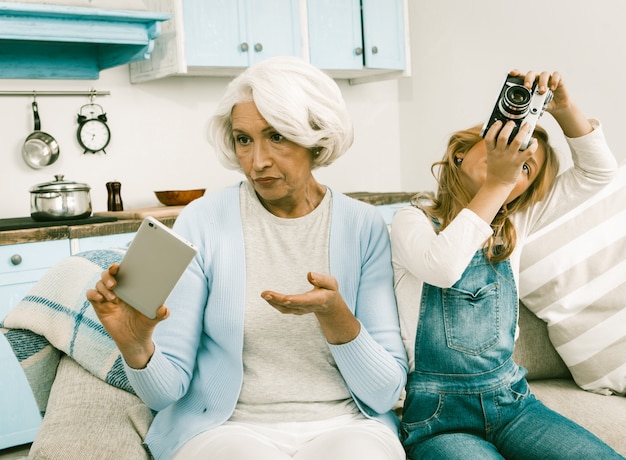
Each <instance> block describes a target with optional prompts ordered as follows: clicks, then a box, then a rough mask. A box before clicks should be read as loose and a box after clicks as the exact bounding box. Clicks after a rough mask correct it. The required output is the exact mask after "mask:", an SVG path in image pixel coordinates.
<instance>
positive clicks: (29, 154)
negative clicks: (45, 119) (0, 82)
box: [22, 100, 59, 169]
mask: <svg viewBox="0 0 626 460" xmlns="http://www.w3.org/2000/svg"><path fill="white" fill-rule="evenodd" d="M32 107H33V118H34V120H35V130H34V131H33V132H32V133H31V134H30V135H29V136H28V137H27V138H26V140H25V141H24V146H23V147H22V157H23V158H24V161H25V162H26V164H27V165H28V166H30V167H31V168H33V169H41V168H43V167H45V166H49V165H51V164H52V163H54V162H55V161H57V159H58V158H59V144H58V142H57V141H56V140H55V139H54V137H52V136H51V135H50V134H48V133H45V132H43V131H41V120H40V118H39V107H38V105H37V101H36V100H34V101H33V103H32Z"/></svg>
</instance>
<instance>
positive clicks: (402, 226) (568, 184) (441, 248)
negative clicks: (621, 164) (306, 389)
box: [391, 120, 617, 370]
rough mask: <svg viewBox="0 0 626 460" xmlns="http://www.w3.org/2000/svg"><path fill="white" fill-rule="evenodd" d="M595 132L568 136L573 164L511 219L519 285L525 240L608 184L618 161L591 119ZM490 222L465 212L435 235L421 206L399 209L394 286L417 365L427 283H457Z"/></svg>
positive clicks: (411, 358)
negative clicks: (418, 333) (540, 198)
mask: <svg viewBox="0 0 626 460" xmlns="http://www.w3.org/2000/svg"><path fill="white" fill-rule="evenodd" d="M590 121H591V123H592V126H593V127H594V130H593V131H592V132H591V133H589V134H587V135H585V136H581V137H578V138H566V139H567V142H568V144H569V147H570V149H571V151H572V159H573V162H574V165H573V166H572V167H571V168H569V169H567V170H566V171H565V172H564V173H562V174H560V175H559V176H558V177H557V179H556V181H555V184H554V186H553V187H552V189H551V191H550V192H549V194H548V196H547V197H546V198H545V199H544V200H543V201H541V202H539V203H537V204H535V205H534V206H532V207H531V208H529V209H527V210H526V211H524V212H520V213H518V214H516V215H515V216H512V221H513V224H514V225H515V229H516V231H517V246H516V248H515V250H514V251H513V253H512V254H511V257H510V262H511V268H512V270H513V274H514V276H515V282H516V284H518V283H519V264H520V255H521V250H522V248H523V246H524V240H525V239H526V237H527V236H528V235H529V234H530V233H532V232H534V231H536V230H537V229H539V228H541V227H542V226H544V225H546V224H547V223H549V222H551V221H552V220H554V219H556V218H558V217H559V216H562V215H564V214H565V213H567V212H568V211H569V210H571V209H572V208H574V207H576V206H578V205H579V204H581V203H583V202H584V201H585V200H587V199H588V198H589V197H590V196H592V195H593V194H594V193H595V192H597V191H598V190H600V189H601V188H602V187H604V186H605V185H606V184H607V183H608V182H610V180H611V178H612V177H613V174H614V172H615V169H616V167H617V162H616V160H615V157H614V156H613V154H612V153H611V150H610V149H609V147H608V145H607V143H606V140H605V138H604V134H603V132H602V127H601V125H600V123H599V122H598V121H597V120H590ZM491 233H492V230H491V227H490V226H489V224H487V223H486V222H485V221H483V220H482V219H481V218H480V217H478V215H476V214H475V213H474V212H472V211H470V210H469V209H463V210H462V211H461V212H460V213H459V214H458V215H457V217H456V218H455V219H454V220H453V221H452V222H451V223H450V225H448V226H447V227H446V228H445V230H443V231H442V232H440V233H436V232H435V230H434V228H433V224H432V222H431V220H430V219H429V218H428V217H427V216H426V215H425V214H424V213H423V212H422V211H421V210H420V209H418V208H416V207H413V206H409V207H406V208H402V209H400V210H399V211H398V212H397V214H396V215H395V217H394V219H393V221H392V226H391V247H392V261H393V269H394V285H395V292H396V298H397V302H398V309H399V315H400V329H401V332H402V339H403V341H404V346H405V348H406V350H407V354H408V357H409V369H410V370H413V369H414V363H415V360H414V358H415V333H416V330H417V322H418V318H419V309H420V302H421V294H422V284H423V283H424V282H426V283H428V284H431V285H433V286H438V287H442V288H447V287H451V286H452V285H453V284H454V283H455V282H456V281H458V280H459V278H460V277H461V275H462V274H463V272H464V271H465V268H466V267H467V265H468V263H469V262H470V260H471V259H472V257H473V255H474V253H475V252H476V251H477V250H479V249H480V248H482V247H483V245H484V243H485V241H486V240H487V238H489V236H490V235H491Z"/></svg>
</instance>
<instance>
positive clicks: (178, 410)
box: [126, 184, 408, 459]
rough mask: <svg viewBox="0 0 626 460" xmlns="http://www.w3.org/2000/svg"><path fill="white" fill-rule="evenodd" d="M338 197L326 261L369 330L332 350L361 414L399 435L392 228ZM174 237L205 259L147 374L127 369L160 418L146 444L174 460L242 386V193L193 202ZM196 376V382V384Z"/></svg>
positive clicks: (400, 361) (400, 379)
mask: <svg viewBox="0 0 626 460" xmlns="http://www.w3.org/2000/svg"><path fill="white" fill-rule="evenodd" d="M331 193H332V217H331V230H330V245H329V252H330V254H329V258H330V269H331V274H332V275H333V276H335V277H336V278H337V281H338V283H339V290H340V292H341V295H342V296H343V298H344V300H345V302H346V303H347V305H348V306H349V307H350V309H351V310H352V311H353V312H354V314H355V315H356V317H357V318H358V319H359V321H360V322H361V324H362V328H361V332H360V334H359V335H358V337H357V338H356V339H354V340H353V341H352V342H350V343H347V344H343V345H330V344H329V348H330V350H331V352H332V354H333V357H334V358H335V361H336V363H337V365H338V367H339V369H340V371H341V374H342V376H343V378H344V379H345V381H346V383H347V385H348V388H349V389H350V392H351V394H352V396H353V397H354V399H355V401H356V403H357V405H358V407H359V409H360V410H361V411H362V412H363V413H364V414H365V415H366V416H368V417H372V418H375V419H378V420H380V421H381V422H384V423H386V424H387V425H389V426H390V427H392V428H393V429H394V430H396V429H397V418H396V417H395V415H394V413H393V412H392V411H391V408H392V407H393V405H394V404H395V403H396V402H397V401H398V398H399V397H400V394H401V391H402V389H403V388H404V384H405V382H406V373H407V367H408V365H407V358H406V353H405V350H404V346H403V344H402V339H401V337H400V328H399V323H398V314H397V307H396V301H395V296H394V292H393V272H392V267H391V253H390V244H389V234H388V231H387V226H386V225H385V222H384V220H383V218H382V216H381V215H380V213H379V212H378V210H376V209H375V208H374V207H373V206H371V205H369V204H366V203H362V202H359V201H357V200H354V199H351V198H349V197H347V196H345V195H343V194H340V193H337V192H333V191H332V190H331ZM174 229H175V230H176V231H177V232H178V233H179V234H181V235H182V236H183V237H185V238H186V239H188V240H189V241H191V242H192V243H193V244H195V245H196V246H197V247H198V248H199V251H198V255H197V256H196V258H195V259H194V260H193V261H192V263H191V265H190V266H189V268H188V269H187V271H186V272H185V274H184V275H183V277H182V278H181V280H180V281H179V283H178V284H177V286H176V288H175V289H174V291H173V292H172V294H171V295H170V297H169V298H168V300H167V302H166V305H167V306H168V307H169V308H170V310H171V315H170V318H168V319H167V320H166V321H164V322H163V323H161V324H159V326H158V327H157V329H156V331H155V334H154V342H155V344H156V351H155V354H154V356H153V357H152V359H151V360H150V362H149V364H148V366H147V367H146V368H145V369H143V370H133V369H130V368H129V367H128V366H126V372H127V373H128V377H129V380H130V383H131V385H132V386H133V388H134V389H135V391H136V392H137V394H138V395H139V396H140V397H141V399H142V400H143V401H145V402H146V404H147V405H148V406H149V407H151V408H152V409H153V410H156V411H159V412H158V413H157V415H156V417H155V419H154V422H153V423H152V426H151V427H150V430H149V432H148V436H147V438H146V443H147V444H148V446H149V448H150V451H151V452H152V454H153V455H154V456H155V457H156V458H157V459H162V458H170V457H171V456H172V455H173V454H174V452H175V451H176V450H177V449H178V448H179V447H180V446H181V445H182V444H183V443H185V442H186V441H188V440H189V439H190V438H192V437H193V436H195V435H196V434H198V433H200V432H202V431H206V430H208V429H211V428H213V427H216V426H218V425H220V424H222V423H223V422H225V421H226V420H227V419H228V418H229V417H230V415H231V414H232V412H233V410H234V408H235V405H236V404H237V399H238V396H239V392H240V390H241V385H242V380H243V364H242V349H243V325H244V293H245V278H246V277H245V273H246V272H245V254H244V243H243V231H242V223H241V213H240V209H239V184H237V185H235V186H232V187H228V188H226V189H224V190H222V191H220V192H217V193H215V194H211V195H207V196H205V197H203V198H200V199H198V200H195V201H193V202H192V203H190V204H189V205H188V206H187V207H186V208H185V209H184V210H183V211H182V212H181V214H180V216H179V217H178V219H177V220H176V224H175V226H174ZM192 377H193V378H192Z"/></svg>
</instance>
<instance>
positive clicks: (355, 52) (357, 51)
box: [354, 46, 363, 56]
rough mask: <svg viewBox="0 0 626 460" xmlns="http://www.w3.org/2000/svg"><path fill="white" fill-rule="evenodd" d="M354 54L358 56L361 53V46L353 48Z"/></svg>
mask: <svg viewBox="0 0 626 460" xmlns="http://www.w3.org/2000/svg"><path fill="white" fill-rule="evenodd" d="M354 54H356V55H357V56H360V55H361V54H363V48H361V47H358V46H357V47H356V48H354Z"/></svg>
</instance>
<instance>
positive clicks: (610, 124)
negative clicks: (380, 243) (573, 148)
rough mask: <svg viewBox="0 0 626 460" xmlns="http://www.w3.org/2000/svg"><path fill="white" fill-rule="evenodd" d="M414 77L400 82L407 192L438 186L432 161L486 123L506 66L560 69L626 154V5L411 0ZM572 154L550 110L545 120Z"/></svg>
mask: <svg viewBox="0 0 626 460" xmlns="http://www.w3.org/2000/svg"><path fill="white" fill-rule="evenodd" d="M409 9H410V24H411V37H412V38H411V46H412V50H411V51H412V61H413V71H412V73H413V77H412V78H411V79H407V80H404V81H401V82H400V87H399V88H400V89H399V111H400V120H401V124H400V146H401V157H402V158H401V164H402V168H401V169H402V171H401V179H402V180H401V183H402V186H401V187H402V189H403V190H421V189H432V187H434V181H433V179H432V176H431V174H430V165H431V164H432V163H433V162H434V161H436V160H438V159H440V158H441V156H442V155H443V152H444V149H445V145H446V141H447V139H448V137H449V135H450V133H452V132H453V131H456V130H459V129H462V128H466V127H469V126H472V125H474V124H479V123H482V122H483V121H484V118H485V117H487V116H488V115H489V113H490V111H491V109H492V107H493V103H494V102H495V99H496V96H497V93H498V91H499V90H500V88H501V85H502V83H503V81H504V78H505V76H506V73H507V72H508V71H509V70H510V69H512V68H519V69H521V70H524V71H526V70H531V69H532V70H549V71H553V70H558V71H559V72H561V73H562V74H563V77H564V79H565V82H566V83H567V85H568V87H569V89H570V90H571V93H572V94H573V95H574V98H575V100H576V101H577V102H578V104H579V106H580V107H581V108H582V109H583V111H584V112H585V114H586V115H587V116H589V117H597V118H599V119H600V120H601V121H602V123H603V126H604V131H605V133H606V137H607V139H608V141H609V145H610V146H611V147H612V149H613V152H614V153H615V155H616V156H617V157H618V158H619V159H621V160H622V161H623V160H624V159H625V158H626V145H625V143H626V140H625V139H624V138H621V137H620V136H621V134H622V133H623V131H622V129H623V122H624V120H625V119H626V91H624V87H625V77H626V61H625V58H624V47H625V45H626V28H625V27H624V18H626V2H623V1H614V0H598V1H595V2H589V1H588V0H548V1H545V0H527V1H525V2H517V1H515V2H514V1H511V0H475V1H471V2H469V1H465V0H437V1H418V0H410V8H409ZM541 124H542V125H543V126H544V127H546V128H548V129H549V131H550V133H551V136H552V141H553V144H555V145H556V146H557V147H558V148H559V151H560V152H563V153H568V150H567V146H566V144H565V141H564V139H563V137H562V135H561V133H560V130H559V129H558V126H557V125H556V123H555V122H554V120H553V119H552V118H551V117H550V115H545V116H544V117H543V118H542V119H541Z"/></svg>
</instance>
